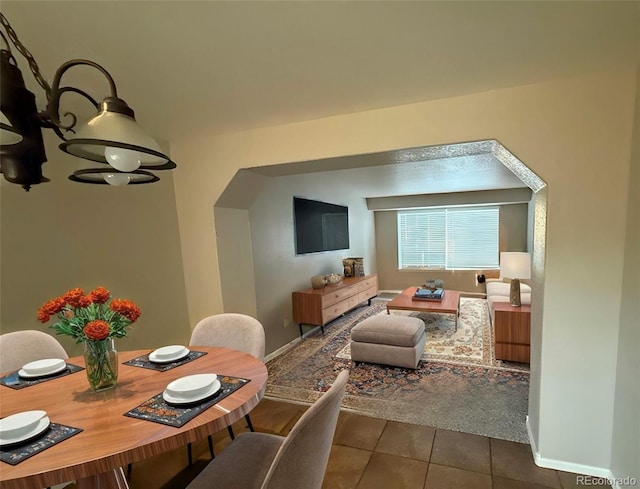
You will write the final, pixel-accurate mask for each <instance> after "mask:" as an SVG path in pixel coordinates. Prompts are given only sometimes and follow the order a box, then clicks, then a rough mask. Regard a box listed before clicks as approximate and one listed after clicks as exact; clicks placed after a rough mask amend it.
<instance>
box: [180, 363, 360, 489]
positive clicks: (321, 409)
mask: <svg viewBox="0 0 640 489" xmlns="http://www.w3.org/2000/svg"><path fill="white" fill-rule="evenodd" d="M348 379H349V371H348V370H343V371H342V372H340V373H339V374H338V376H337V377H336V380H335V381H334V383H333V385H332V386H331V388H329V390H328V391H327V392H325V393H324V394H323V395H322V397H321V398H320V399H318V400H317V401H316V402H315V403H314V404H313V405H312V406H311V407H310V408H309V409H307V411H306V412H305V413H304V414H303V415H302V416H301V417H300V419H299V420H298V421H297V422H296V424H295V425H294V426H293V428H292V429H291V431H290V432H289V434H288V435H287V436H286V437H282V436H278V435H271V434H269V433H242V434H240V435H238V437H237V438H236V439H235V440H234V441H233V442H231V444H230V445H229V446H228V447H226V448H225V449H224V450H223V451H222V452H221V453H220V455H218V456H217V457H216V458H215V459H213V460H212V461H211V462H209V464H208V465H207V466H206V467H205V468H204V470H203V471H202V472H200V474H199V475H198V476H197V477H196V478H195V479H194V480H193V481H192V482H191V484H189V485H188V486H187V489H205V488H206V489H209V488H212V487H215V488H216V489H236V488H238V487H242V488H243V489H289V488H301V489H302V488H304V489H320V488H321V487H322V482H323V480H324V475H325V472H326V470H327V462H328V460H329V453H330V451H331V443H332V441H333V435H334V433H335V429H336V423H337V421H338V414H339V412H340V405H341V404H342V398H343V397H344V391H345V388H346V385H347V380H348Z"/></svg>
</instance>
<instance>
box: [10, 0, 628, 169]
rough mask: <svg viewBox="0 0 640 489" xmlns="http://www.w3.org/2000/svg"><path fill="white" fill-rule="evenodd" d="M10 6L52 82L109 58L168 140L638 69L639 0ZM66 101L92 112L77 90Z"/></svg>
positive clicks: (124, 93) (96, 86)
mask: <svg viewBox="0 0 640 489" xmlns="http://www.w3.org/2000/svg"><path fill="white" fill-rule="evenodd" d="M1 10H2V13H3V14H4V15H5V16H6V17H7V19H8V20H9V22H10V23H11V24H12V26H13V28H14V29H15V31H16V33H17V35H18V38H19V39H20V40H21V41H22V42H23V43H24V45H25V46H26V47H27V48H28V49H29V50H30V51H31V53H32V54H33V56H34V57H35V59H36V61H37V63H38V64H39V66H40V69H41V71H42V73H43V75H44V76H45V78H47V79H48V81H49V82H51V81H52V79H53V75H54V73H55V70H56V69H57V67H59V66H60V65H61V64H62V63H63V62H65V61H67V60H69V59H73V58H87V59H91V60H93V61H95V62H98V63H100V64H101V65H103V66H104V67H105V68H106V69H107V70H108V71H109V72H110V73H111V75H112V76H113V78H114V79H115V81H116V84H117V87H118V92H119V96H120V97H122V98H123V99H125V100H126V101H127V102H128V103H129V105H130V106H131V107H132V108H133V109H134V110H135V111H136V118H137V119H138V122H139V123H140V124H141V125H142V126H143V127H145V128H146V129H147V130H148V131H149V132H150V133H151V134H152V135H154V136H155V137H156V138H159V139H163V140H167V141H175V140H178V139H180V138H183V137H187V136H188V135H189V134H191V133H194V132H199V131H203V130H207V131H209V133H211V134H213V133H226V132H234V131H241V130H246V129H251V128H258V127H266V126H270V125H275V124H283V123H289V122H297V121H305V120H312V119H317V118H322V117H328V116H332V115H339V114H345V113H351V112H357V111H363V110H369V109H375V108H382V107H389V106H395V105H402V104H409V103H415V102H418V101H424V100H431V99H437V98H443V97H452V96H457V95H461V94H467V93H474V92H482V91H486V90H492V89H497V88H503V87H509V86H516V85H523V84H528V83H535V82H539V81H542V80H547V79H552V78H557V77H563V76H572V75H577V74H580V73H585V72H590V71H595V70H603V69H609V68H612V67H615V66H620V65H623V64H625V63H627V66H628V61H629V59H637V54H638V35H639V33H638V25H639V22H640V2H617V1H584V2H580V1H578V2H575V1H574V2H562V1H549V2H538V1H534V2H529V1H516V0H514V1H510V2H506V1H495V2H493V1H470V2H465V1H442V2H439V1H409V2H405V1H401V0H390V1H355V2H352V1H288V2H276V1H256V2H254V1H225V2H223V1H187V0H184V1H182V0H181V1H154V0H149V1H130V0H127V1H119V0H111V1H93V0H85V1H29V0H3V1H2V5H1ZM14 53H15V50H14ZM16 57H17V58H18V62H19V64H20V67H21V69H22V72H23V74H24V76H25V80H26V82H27V85H28V86H29V87H30V89H31V90H32V91H34V93H36V94H37V98H38V101H39V105H40V106H42V107H44V103H45V98H44V95H43V91H42V89H40V88H39V87H38V86H37V84H36V83H35V81H34V79H33V77H32V76H31V75H30V73H29V68H28V66H27V65H26V63H25V61H24V59H22V58H21V57H20V56H18V55H17V53H16ZM63 81H66V83H67V84H69V85H75V86H78V87H81V88H83V89H84V90H85V91H87V92H89V93H90V94H92V95H93V96H94V97H96V98H100V97H102V96H104V95H105V92H106V90H107V85H106V82H105V80H104V78H103V77H102V76H101V75H100V74H98V72H97V71H95V70H91V69H90V68H87V67H76V68H74V69H72V70H70V71H69V72H67V74H66V75H65V78H64V79H63ZM65 104H67V106H65ZM62 109H63V110H65V109H69V110H73V111H77V112H78V116H79V117H82V116H86V117H88V116H89V115H90V112H91V107H90V106H89V104H88V103H86V101H84V100H83V99H81V98H80V97H77V96H75V95H69V96H67V100H63V105H62ZM387 156H389V157H392V156H393V155H387ZM343 164H346V162H344V161H342V162H341V165H343ZM342 168H344V166H342ZM494 168H495V169H497V170H496V171H497V172H498V173H496V178H498V177H500V178H503V177H504V174H503V173H502V170H503V168H501V167H500V165H499V164H497V166H494ZM291 170H292V169H291V168H290V169H289V170H287V171H286V173H289V172H290V171H291ZM487 171H489V170H487ZM413 175H414V176H415V173H413Z"/></svg>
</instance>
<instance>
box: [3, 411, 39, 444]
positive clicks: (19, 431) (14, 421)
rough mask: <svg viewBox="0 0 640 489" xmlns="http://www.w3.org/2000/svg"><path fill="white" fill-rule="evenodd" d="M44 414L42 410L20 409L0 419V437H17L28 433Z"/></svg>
mask: <svg viewBox="0 0 640 489" xmlns="http://www.w3.org/2000/svg"><path fill="white" fill-rule="evenodd" d="M46 415H47V412H46V411H42V410H37V411H22V412H20V413H16V414H12V415H11V416H7V417H6V418H3V419H0V438H5V439H9V438H17V437H19V436H22V435H24V434H26V433H30V432H31V431H33V429H34V428H35V427H36V426H37V425H38V423H39V422H40V420H41V419H42V418H44V417H45V416H46Z"/></svg>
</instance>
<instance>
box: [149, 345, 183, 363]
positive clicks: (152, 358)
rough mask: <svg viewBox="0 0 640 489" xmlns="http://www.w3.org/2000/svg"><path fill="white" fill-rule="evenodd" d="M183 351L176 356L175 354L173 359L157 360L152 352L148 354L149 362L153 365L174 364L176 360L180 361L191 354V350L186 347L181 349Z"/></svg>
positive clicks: (154, 352)
mask: <svg viewBox="0 0 640 489" xmlns="http://www.w3.org/2000/svg"><path fill="white" fill-rule="evenodd" d="M183 348H184V350H183V351H180V352H178V354H176V355H175V356H174V357H169V358H166V357H164V358H159V357H158V356H157V355H156V351H157V350H155V351H152V352H151V353H149V361H150V362H153V363H171V362H175V361H178V360H182V359H183V358H184V357H186V356H187V355H189V353H191V350H189V348H187V347H183Z"/></svg>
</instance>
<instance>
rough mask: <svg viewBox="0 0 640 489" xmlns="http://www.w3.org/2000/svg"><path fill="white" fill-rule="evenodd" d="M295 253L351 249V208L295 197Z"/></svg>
mask: <svg viewBox="0 0 640 489" xmlns="http://www.w3.org/2000/svg"><path fill="white" fill-rule="evenodd" d="M293 216H294V225H295V231H294V234H295V239H296V254H297V255H304V254H307V253H317V252H320V251H331V250H346V249H348V248H349V208H348V207H345V206H343V205H337V204H328V203H327V202H320V201H318V200H309V199H303V198H301V197H294V198H293Z"/></svg>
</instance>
